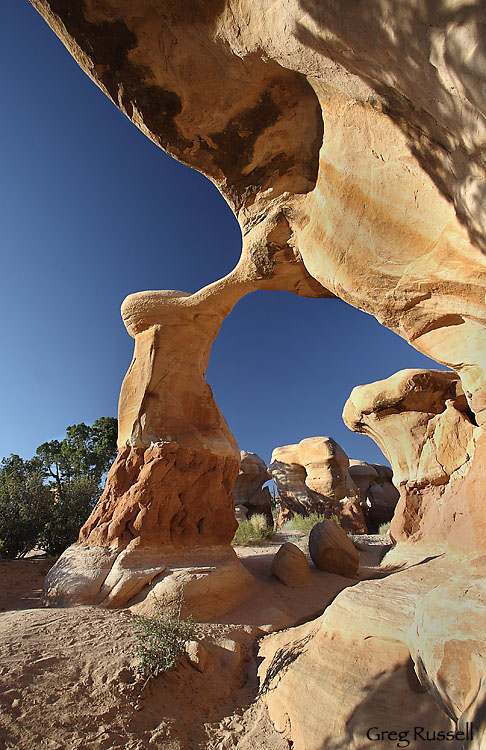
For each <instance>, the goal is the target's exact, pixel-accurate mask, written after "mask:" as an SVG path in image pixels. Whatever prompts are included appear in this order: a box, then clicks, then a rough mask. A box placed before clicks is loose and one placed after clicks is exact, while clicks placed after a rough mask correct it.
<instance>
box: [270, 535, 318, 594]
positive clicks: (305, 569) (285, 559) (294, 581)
mask: <svg viewBox="0 0 486 750" xmlns="http://www.w3.org/2000/svg"><path fill="white" fill-rule="evenodd" d="M272 573H273V575H274V576H275V577H276V578H278V579H279V581H282V583H285V585H286V586H290V587H291V588H298V587H299V586H304V585H305V584H306V583H307V582H308V580H309V577H310V568H309V563H308V562H307V558H306V556H305V555H304V553H303V552H302V550H301V549H299V547H297V546H296V545H295V544H292V542H286V543H285V544H282V546H281V547H280V549H279V550H278V552H277V553H276V554H275V557H274V558H273V561H272Z"/></svg>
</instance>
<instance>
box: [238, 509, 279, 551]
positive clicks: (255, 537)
mask: <svg viewBox="0 0 486 750" xmlns="http://www.w3.org/2000/svg"><path fill="white" fill-rule="evenodd" d="M272 534H273V528H272V527H271V526H269V525H268V523H267V519H266V518H265V516H264V515H263V514H261V513H255V515H254V516H252V517H251V518H249V519H248V521H240V523H239V524H238V528H237V529H236V533H235V535H234V537H233V544H241V545H242V546H246V545H247V544H255V543H256V542H260V541H262V540H263V539H268V537H270V536H272Z"/></svg>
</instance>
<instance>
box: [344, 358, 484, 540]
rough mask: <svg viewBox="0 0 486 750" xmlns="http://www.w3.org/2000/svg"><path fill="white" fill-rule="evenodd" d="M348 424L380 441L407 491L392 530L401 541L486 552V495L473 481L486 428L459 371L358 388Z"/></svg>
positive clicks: (401, 375)
mask: <svg viewBox="0 0 486 750" xmlns="http://www.w3.org/2000/svg"><path fill="white" fill-rule="evenodd" d="M343 419H344V422H345V423H346V425H347V426H348V427H349V428H350V429H352V430H355V431H356V432H362V433H364V434H366V435H369V437H371V438H372V439H373V440H375V442H376V443H377V444H378V446H379V447H380V448H381V449H382V451H383V452H384V453H385V455H386V456H387V458H388V459H389V461H390V463H391V465H392V467H393V476H394V480H395V482H396V484H397V485H398V487H399V490H400V501H399V503H398V505H397V508H396V511H395V515H394V518H393V521H392V525H391V529H390V531H391V534H392V537H393V538H394V539H396V540H404V539H407V538H413V539H415V540H419V539H424V538H425V539H429V540H432V539H437V538H442V539H447V540H448V543H449V544H452V545H454V546H464V547H466V548H467V547H469V546H472V547H473V548H474V547H476V548H480V547H481V544H482V536H483V533H484V529H485V525H484V509H483V507H482V499H483V489H481V488H480V487H479V486H476V487H473V486H472V484H471V479H472V477H473V476H474V475H473V474H472V475H471V479H469V480H468V473H469V472H470V471H471V469H472V467H473V465H474V464H476V465H477V466H479V467H480V466H481V465H482V463H483V460H484V459H483V453H482V451H481V450H478V451H476V442H477V441H478V440H479V438H480V434H481V430H480V429H479V428H478V427H476V426H475V424H474V416H473V415H472V413H471V410H470V409H469V406H468V404H467V400H466V398H465V395H464V392H463V390H462V385H461V381H460V379H459V377H458V376H457V375H456V373H453V372H446V371H442V370H401V371H400V372H398V373H396V374H395V375H392V376H391V377H389V378H387V379H386V380H380V381H378V382H376V383H371V384H369V385H365V386H358V387H356V388H354V389H353V391H352V393H351V395H350V397H349V399H348V401H347V402H346V405H345V407H344V411H343ZM471 420H472V421H471ZM478 445H479V443H478ZM476 453H477V455H476ZM467 487H468V488H469V489H467ZM454 498H455V499H454ZM459 498H461V499H459Z"/></svg>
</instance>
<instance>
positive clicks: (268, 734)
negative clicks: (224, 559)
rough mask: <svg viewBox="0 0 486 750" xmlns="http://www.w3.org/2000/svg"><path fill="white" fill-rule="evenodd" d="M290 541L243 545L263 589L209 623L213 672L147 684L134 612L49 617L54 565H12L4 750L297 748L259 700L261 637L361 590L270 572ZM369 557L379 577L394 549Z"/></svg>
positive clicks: (4, 567)
mask: <svg viewBox="0 0 486 750" xmlns="http://www.w3.org/2000/svg"><path fill="white" fill-rule="evenodd" d="M286 540H287V538H286V537H284V536H283V535H277V536H276V537H274V538H273V539H272V540H271V542H267V543H265V544H264V545H262V546H258V547H244V548H243V547H238V548H236V551H237V553H238V555H239V557H240V558H241V559H242V561H243V563H244V564H245V565H246V567H247V568H248V570H249V571H250V572H251V573H252V575H253V576H254V577H255V579H256V581H257V584H256V589H255V591H254V592H253V595H252V596H251V597H250V598H249V600H248V601H247V602H245V604H243V605H241V606H240V607H239V608H238V610H234V611H233V612H231V613H228V615H227V616H223V617H222V618H220V621H219V622H217V623H200V624H198V625H197V636H196V637H197V639H198V640H200V641H201V642H202V643H203V645H204V648H205V649H206V651H207V653H208V666H207V668H206V669H205V671H204V672H203V673H200V672H199V671H197V670H196V669H195V668H194V667H193V666H191V665H190V664H189V662H188V661H187V660H186V659H185V658H183V659H181V661H180V663H179V666H178V667H177V668H176V669H172V670H170V671H169V672H166V673H165V674H162V675H160V676H159V677H158V678H157V679H152V680H150V681H149V682H148V683H147V684H145V680H144V679H143V678H141V677H139V676H138V672H137V663H138V662H137V657H136V655H135V651H134V648H135V639H134V629H135V621H134V617H133V615H132V613H131V612H130V611H129V610H105V609H101V608H97V607H75V608H67V609H60V608H50V609H44V608H42V607H41V603H40V595H41V591H42V585H43V582H44V578H45V574H46V573H47V570H48V568H49V563H48V561H46V560H45V559H42V558H36V557H31V558H28V559H24V560H14V561H0V576H1V581H2V586H1V588H0V750H3V749H5V750H14V748H15V750H34V748H35V749H37V748H52V749H53V750H54V749H59V750H60V749H61V748H62V749H63V750H64V749H69V748H76V749H81V748H83V749H85V748H86V750H88V748H89V749H90V750H94V749H96V748H120V749H121V748H128V749H129V750H135V749H136V748H137V749H138V748H152V747H157V748H162V749H163V750H288V748H289V744H288V742H287V741H286V740H285V739H283V737H282V736H281V735H280V734H279V733H277V732H276V731H275V729H274V727H273V725H272V723H271V722H270V720H269V718H268V715H267V713H266V709H265V707H264V706H263V704H262V702H261V701H260V700H259V699H258V680H257V677H256V671H257V663H256V659H255V656H254V654H255V652H256V644H257V639H258V638H259V637H261V636H263V635H264V634H265V632H268V630H271V629H275V628H282V627H288V626H290V625H295V624H298V623H301V622H304V621H306V620H309V619H311V618H314V617H316V616H318V615H319V614H321V612H322V611H323V610H324V608H325V607H326V606H327V604H329V603H330V601H332V599H333V598H334V597H335V596H336V595H337V593H339V591H341V590H342V589H343V588H345V587H346V586H349V585H353V584H354V583H356V581H355V580H350V579H345V578H341V577H340V576H333V575H330V574H326V573H322V572H320V571H317V570H316V569H313V570H312V575H311V581H310V583H309V584H308V585H307V586H305V587H303V588H301V589H290V588H287V587H286V586H284V585H283V584H281V583H280V582H278V581H276V580H275V579H274V578H273V577H272V575H271V570H270V566H271V562H272V559H273V555H274V554H275V552H276V550H277V549H278V548H279V546H280V545H281V544H282V543H283V542H284V541H286ZM360 555H361V560H362V566H363V567H362V570H361V576H360V577H370V576H372V575H373V572H374V571H375V574H376V566H377V565H378V564H379V560H380V557H381V555H382V549H381V548H380V547H372V546H369V547H367V549H366V550H364V551H362V552H361V553H360Z"/></svg>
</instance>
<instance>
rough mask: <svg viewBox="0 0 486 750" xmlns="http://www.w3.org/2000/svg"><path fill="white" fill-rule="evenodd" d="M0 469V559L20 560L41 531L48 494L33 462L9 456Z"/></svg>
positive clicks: (47, 506) (47, 511) (37, 467)
mask: <svg viewBox="0 0 486 750" xmlns="http://www.w3.org/2000/svg"><path fill="white" fill-rule="evenodd" d="M0 467H1V468H0V555H1V556H2V557H23V556H24V555H26V554H27V552H29V551H30V550H31V549H32V548H33V547H35V545H36V543H37V540H38V538H39V534H40V533H41V532H42V530H43V527H44V523H45V519H46V517H47V515H48V513H49V509H50V505H51V504H52V492H51V491H50V488H49V487H48V486H46V485H45V484H44V482H43V478H42V473H41V472H40V470H39V465H38V463H37V462H36V461H35V460H34V461H24V460H23V459H22V458H21V457H20V456H17V455H15V454H12V455H11V456H10V457H9V458H4V459H3V460H2V463H1V465H0Z"/></svg>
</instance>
